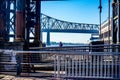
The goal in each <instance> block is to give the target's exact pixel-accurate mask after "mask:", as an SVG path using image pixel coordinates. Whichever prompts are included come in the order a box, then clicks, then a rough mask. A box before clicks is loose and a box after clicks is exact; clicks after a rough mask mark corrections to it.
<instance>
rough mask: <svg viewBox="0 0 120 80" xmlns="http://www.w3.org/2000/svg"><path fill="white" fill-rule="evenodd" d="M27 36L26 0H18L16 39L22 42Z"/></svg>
mask: <svg viewBox="0 0 120 80" xmlns="http://www.w3.org/2000/svg"><path fill="white" fill-rule="evenodd" d="M24 36H25V0H16V40H15V41H17V42H21V41H23V40H24Z"/></svg>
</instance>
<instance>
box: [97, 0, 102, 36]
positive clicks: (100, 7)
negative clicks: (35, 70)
mask: <svg viewBox="0 0 120 80" xmlns="http://www.w3.org/2000/svg"><path fill="white" fill-rule="evenodd" d="M101 3H102V0H100V5H99V7H98V8H99V9H100V11H99V20H100V35H101V12H102V5H101ZM100 38H101V36H100Z"/></svg>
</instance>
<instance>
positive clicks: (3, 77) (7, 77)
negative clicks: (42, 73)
mask: <svg viewBox="0 0 120 80" xmlns="http://www.w3.org/2000/svg"><path fill="white" fill-rule="evenodd" d="M0 76H1V78H0V80H53V79H52V78H48V77H46V78H45V77H44V78H40V77H38V78H37V77H16V76H11V75H4V74H2V75H0Z"/></svg>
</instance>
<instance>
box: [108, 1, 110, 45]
mask: <svg viewBox="0 0 120 80" xmlns="http://www.w3.org/2000/svg"><path fill="white" fill-rule="evenodd" d="M108 44H110V0H108Z"/></svg>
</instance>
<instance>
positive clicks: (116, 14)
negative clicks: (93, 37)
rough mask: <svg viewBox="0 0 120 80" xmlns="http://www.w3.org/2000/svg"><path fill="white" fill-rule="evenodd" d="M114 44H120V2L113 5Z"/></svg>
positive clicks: (119, 0)
mask: <svg viewBox="0 0 120 80" xmlns="http://www.w3.org/2000/svg"><path fill="white" fill-rule="evenodd" d="M112 17H113V19H112V43H113V44H119V43H120V0H113V3H112Z"/></svg>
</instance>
